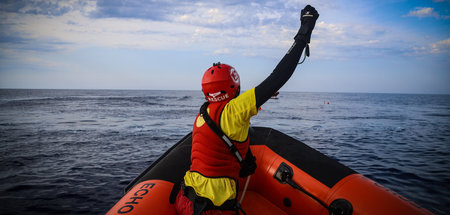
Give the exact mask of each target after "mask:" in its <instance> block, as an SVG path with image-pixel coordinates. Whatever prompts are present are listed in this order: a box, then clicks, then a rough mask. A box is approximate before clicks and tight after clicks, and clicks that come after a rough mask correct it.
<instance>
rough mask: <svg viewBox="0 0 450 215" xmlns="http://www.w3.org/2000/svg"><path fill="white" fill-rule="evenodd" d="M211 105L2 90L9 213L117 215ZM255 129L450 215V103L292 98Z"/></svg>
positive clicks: (171, 97) (2, 171)
mask: <svg viewBox="0 0 450 215" xmlns="http://www.w3.org/2000/svg"><path fill="white" fill-rule="evenodd" d="M204 101H205V100H204V97H203V95H202V93H201V91H158V90H26V89H1V90H0V162H1V163H0V164H1V165H0V205H1V206H0V214H105V213H106V212H107V211H108V210H109V209H110V208H111V207H112V206H113V205H114V204H115V203H116V202H117V201H118V200H119V199H120V198H121V196H122V195H123V190H124V188H125V187H126V185H127V184H128V183H129V182H130V181H131V180H133V179H134V178H135V177H137V176H138V175H139V173H141V172H142V171H143V170H144V169H145V168H146V167H147V166H149V165H150V164H151V163H152V162H153V161H154V160H156V159H157V158H158V157H159V156H160V155H161V154H163V153H164V152H165V151H166V150H167V149H169V148H170V147H171V146H172V145H174V144H175V143H177V141H178V140H180V139H181V138H182V137H184V136H185V135H186V134H188V133H189V132H191V130H192V126H193V122H194V118H195V116H196V114H197V113H198V111H199V108H200V106H201V104H202V103H203V102H204ZM251 125H252V126H263V127H272V128H274V129H277V130H279V131H281V132H283V133H285V134H288V135H290V136H292V137H293V138H295V139H297V140H300V141H302V142H304V143H306V144H307V145H309V146H311V147H313V148H315V149H316V150H318V151H320V152H322V153H324V154H326V155H328V156H330V157H332V158H333V159H336V160H338V161H339V162H341V163H343V164H344V165H347V166H348V167H350V168H352V169H354V170H356V171H357V172H359V173H361V174H363V175H365V176H366V177H368V178H370V179H372V180H374V181H376V182H378V183H379V184H381V185H383V186H385V187H386V188H388V189H390V190H392V191H393V192H396V193H398V194H400V195H402V196H404V197H406V198H408V199H409V200H411V201H414V202H415V203H417V204H419V205H420V206H422V207H425V208H427V209H428V210H430V211H432V212H433V213H435V214H450V164H449V160H450V95H414V94H372V93H306V92H305V93H304V92H283V91H282V92H280V94H279V95H278V97H277V98H276V99H270V100H269V101H268V102H267V103H265V104H264V105H263V106H262V107H261V110H260V111H259V113H258V115H257V116H255V117H253V118H252V121H251ZM374 204H376V202H374Z"/></svg>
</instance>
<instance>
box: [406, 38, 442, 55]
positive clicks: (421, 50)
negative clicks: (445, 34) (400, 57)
mask: <svg viewBox="0 0 450 215" xmlns="http://www.w3.org/2000/svg"><path fill="white" fill-rule="evenodd" d="M413 51H414V54H416V55H426V54H439V53H447V52H450V38H448V39H445V40H441V41H438V42H435V43H431V44H429V45H428V46H415V47H414V48H413Z"/></svg>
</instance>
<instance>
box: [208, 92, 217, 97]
mask: <svg viewBox="0 0 450 215" xmlns="http://www.w3.org/2000/svg"><path fill="white" fill-rule="evenodd" d="M209 95H210V96H212V97H216V96H218V95H220V92H217V93H210V94H209Z"/></svg>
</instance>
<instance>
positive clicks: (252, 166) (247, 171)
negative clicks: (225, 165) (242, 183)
mask: <svg viewBox="0 0 450 215" xmlns="http://www.w3.org/2000/svg"><path fill="white" fill-rule="evenodd" d="M255 170H256V158H255V156H253V154H252V151H251V150H250V148H248V151H247V155H245V159H244V160H243V161H242V164H241V171H239V177H241V178H245V177H247V176H249V175H252V174H253V173H255Z"/></svg>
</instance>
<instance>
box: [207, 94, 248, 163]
mask: <svg viewBox="0 0 450 215" xmlns="http://www.w3.org/2000/svg"><path fill="white" fill-rule="evenodd" d="M208 105H209V102H205V103H204V104H203V105H202V107H201V108H200V114H201V115H202V117H203V119H204V120H205V122H206V124H207V125H208V127H209V128H210V129H211V130H212V131H214V133H216V134H217V136H219V137H220V139H222V141H223V142H224V143H225V144H226V145H227V147H228V149H229V150H230V152H231V153H233V154H234V156H235V157H236V159H237V160H238V161H239V163H240V164H242V161H243V158H242V155H241V153H239V150H237V148H236V146H235V145H234V144H233V142H231V140H230V138H229V137H228V136H227V135H226V134H225V133H224V132H223V131H222V129H220V127H219V126H217V124H216V123H215V122H214V121H213V120H212V119H211V117H210V116H209V114H208V111H207V110H206V108H208Z"/></svg>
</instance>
